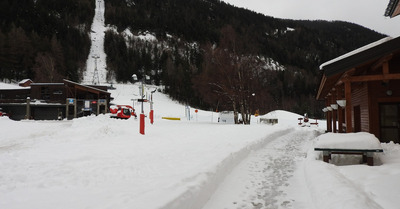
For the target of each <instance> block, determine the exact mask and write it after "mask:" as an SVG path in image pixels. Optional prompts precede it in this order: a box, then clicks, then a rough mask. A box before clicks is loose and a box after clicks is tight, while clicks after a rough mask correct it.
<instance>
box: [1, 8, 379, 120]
mask: <svg viewBox="0 0 400 209" xmlns="http://www.w3.org/2000/svg"><path fill="white" fill-rule="evenodd" d="M105 5H106V8H105V23H106V24H107V27H108V28H110V30H108V31H107V32H106V36H105V43H104V47H105V51H106V54H107V69H108V76H107V77H108V81H109V82H114V81H117V82H132V79H131V76H132V74H138V75H139V78H141V77H142V76H144V75H147V78H150V79H149V80H148V81H147V82H150V83H154V84H157V85H164V86H165V88H164V89H165V91H166V93H168V94H169V95H170V96H171V97H172V98H174V99H176V100H178V101H180V102H183V103H187V104H189V105H192V106H196V107H200V108H205V109H213V110H216V109H218V110H233V109H235V110H236V111H238V112H241V113H242V114H250V113H251V114H254V112H255V111H256V110H259V112H260V113H266V112H268V111H270V110H274V109H284V110H288V111H292V112H297V113H301V114H302V113H305V112H308V113H309V114H311V115H315V116H318V114H321V113H320V112H321V111H320V109H321V108H320V106H319V104H318V102H317V101H315V92H316V90H317V85H318V83H319V79H320V78H319V77H320V75H319V70H318V66H319V65H320V64H321V63H322V62H325V61H327V60H330V59H332V58H335V57H337V56H339V55H341V54H344V53H346V52H348V51H351V50H353V49H355V48H358V47H361V46H363V45H365V44H368V43H371V42H373V41H376V40H378V39H380V38H383V37H384V35H383V34H379V33H376V32H375V31H372V30H370V29H367V28H364V27H362V26H359V25H356V24H351V23H347V22H327V21H295V20H283V19H276V18H273V17H268V16H265V15H262V14H258V13H255V12H252V11H248V10H245V9H241V8H236V7H233V6H231V5H228V4H226V3H224V2H222V1H219V0H113V1H107V0H106V1H105ZM95 6H96V1H95V0H69V1H56V0H21V1H12V0H6V1H2V2H1V3H0V15H1V19H0V79H15V80H18V79H23V78H27V77H29V78H32V79H33V80H34V81H35V82H54V81H57V80H59V79H61V78H68V79H70V80H74V81H78V82H79V81H80V79H81V75H82V72H83V71H85V70H86V69H85V67H86V65H85V62H86V59H87V57H88V53H89V49H90V38H89V35H90V25H91V22H92V20H93V15H94V9H95ZM143 37H151V38H143ZM49 63H50V64H49Z"/></svg>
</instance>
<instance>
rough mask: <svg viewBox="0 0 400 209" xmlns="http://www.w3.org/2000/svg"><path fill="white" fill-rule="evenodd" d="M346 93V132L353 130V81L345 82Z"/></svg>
mask: <svg viewBox="0 0 400 209" xmlns="http://www.w3.org/2000/svg"><path fill="white" fill-rule="evenodd" d="M344 92H345V93H344V95H345V97H346V109H345V111H346V132H347V133H351V132H353V122H352V115H353V113H352V108H353V107H352V105H351V82H350V81H349V80H347V81H345V83H344Z"/></svg>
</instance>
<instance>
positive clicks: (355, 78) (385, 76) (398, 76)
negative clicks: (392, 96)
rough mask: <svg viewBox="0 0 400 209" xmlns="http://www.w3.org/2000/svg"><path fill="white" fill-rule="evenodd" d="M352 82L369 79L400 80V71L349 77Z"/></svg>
mask: <svg viewBox="0 0 400 209" xmlns="http://www.w3.org/2000/svg"><path fill="white" fill-rule="evenodd" d="M349 80H350V82H368V81H383V80H400V73H395V74H381V75H362V76H353V77H349Z"/></svg>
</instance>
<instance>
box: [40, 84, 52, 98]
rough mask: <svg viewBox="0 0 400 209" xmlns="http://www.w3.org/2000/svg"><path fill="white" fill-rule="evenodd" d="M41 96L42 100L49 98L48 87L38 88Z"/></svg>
mask: <svg viewBox="0 0 400 209" xmlns="http://www.w3.org/2000/svg"><path fill="white" fill-rule="evenodd" d="M40 94H41V98H42V99H44V100H47V99H50V88H49V87H47V86H45V87H42V88H41V89H40Z"/></svg>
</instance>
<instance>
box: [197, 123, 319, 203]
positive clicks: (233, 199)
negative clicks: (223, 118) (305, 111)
mask: <svg viewBox="0 0 400 209" xmlns="http://www.w3.org/2000/svg"><path fill="white" fill-rule="evenodd" d="M316 136H317V132H316V131H313V130H311V129H305V130H294V131H291V132H288V133H286V134H285V135H282V136H279V137H277V138H276V139H274V140H273V141H271V142H270V143H268V144H267V145H266V146H265V147H263V148H261V149H260V150H257V151H255V152H253V153H251V154H250V155H249V157H248V158H246V159H245V160H244V161H243V162H241V163H240V164H239V165H238V166H237V167H236V168H235V169H234V170H233V172H232V173H231V174H230V175H229V176H228V177H227V178H226V180H225V181H224V182H223V183H221V186H220V187H219V188H218V190H217V191H216V193H215V195H214V196H213V197H212V198H211V199H210V201H209V202H208V203H207V204H206V206H205V207H204V208H203V209H211V208H221V209H244V208H245V209H262V208H268V209H274V208H294V202H296V201H302V202H304V201H307V200H299V198H306V199H307V198H308V196H307V188H306V186H305V185H301V186H299V185H296V190H299V189H301V190H304V192H301V193H302V194H303V195H301V197H295V198H294V197H290V196H288V194H287V190H288V189H289V188H290V187H291V186H292V185H291V182H293V181H290V180H291V178H292V177H293V175H294V172H295V170H296V168H297V163H299V162H301V161H303V159H304V158H305V157H306V152H307V147H306V145H307V144H309V143H310V142H311V141H312V139H314V138H315V137H316ZM297 192H298V191H297ZM295 205H296V207H297V206H298V205H301V203H300V204H298V203H296V204H295Z"/></svg>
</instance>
